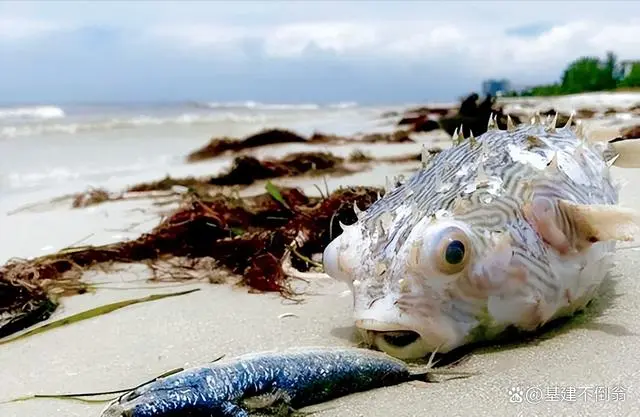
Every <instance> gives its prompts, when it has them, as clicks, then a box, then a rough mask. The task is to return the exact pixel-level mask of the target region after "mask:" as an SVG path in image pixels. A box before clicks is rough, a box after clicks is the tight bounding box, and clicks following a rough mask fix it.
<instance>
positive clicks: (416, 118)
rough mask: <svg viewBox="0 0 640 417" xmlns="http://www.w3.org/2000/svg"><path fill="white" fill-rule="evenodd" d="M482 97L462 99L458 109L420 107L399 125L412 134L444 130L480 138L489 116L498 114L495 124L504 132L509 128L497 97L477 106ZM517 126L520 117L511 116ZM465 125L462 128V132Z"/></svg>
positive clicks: (474, 96)
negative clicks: (407, 128)
mask: <svg viewBox="0 0 640 417" xmlns="http://www.w3.org/2000/svg"><path fill="white" fill-rule="evenodd" d="M479 98H480V96H479V95H478V94H476V93H472V94H470V95H468V96H467V97H465V98H464V99H462V100H461V102H460V105H459V106H458V108H457V109H456V108H446V107H420V108H417V109H409V110H407V112H405V114H404V116H403V117H402V119H401V120H400V121H399V122H398V126H402V125H408V126H409V131H411V132H428V131H431V130H436V129H443V130H444V131H446V132H447V134H449V135H451V136H456V137H457V135H458V133H459V134H461V135H464V137H468V136H470V134H471V132H473V133H474V134H476V135H481V134H483V133H484V132H486V131H487V127H488V125H487V119H488V118H489V116H490V115H492V114H493V115H495V122H496V123H497V126H498V127H500V128H501V129H505V128H506V125H507V116H508V115H507V114H506V113H504V112H503V109H502V107H500V106H497V105H496V103H495V98H494V97H492V96H490V95H488V96H486V98H485V99H484V100H483V101H482V102H480V103H479V104H478V100H479ZM511 118H512V119H513V121H514V122H515V123H519V122H520V118H519V117H518V116H516V115H515V114H511ZM461 126H462V129H461Z"/></svg>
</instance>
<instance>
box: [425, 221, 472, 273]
mask: <svg viewBox="0 0 640 417" xmlns="http://www.w3.org/2000/svg"><path fill="white" fill-rule="evenodd" d="M469 249H470V245H469V239H468V237H467V236H466V235H465V233H464V232H462V231H461V230H460V229H458V228H454V227H452V228H447V229H445V230H443V231H442V233H441V234H440V243H439V246H438V249H437V250H436V253H435V254H434V256H435V258H436V259H435V265H436V267H437V268H438V269H439V270H440V271H441V272H443V273H445V274H456V273H458V272H460V271H462V270H463V269H464V267H465V265H466V264H467V262H466V261H467V259H468V257H469V253H468V252H469Z"/></svg>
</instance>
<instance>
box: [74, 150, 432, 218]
mask: <svg viewBox="0 0 640 417" xmlns="http://www.w3.org/2000/svg"><path fill="white" fill-rule="evenodd" d="M372 140H374V139H372ZM439 151H440V149H430V150H429V152H430V153H437V152H439ZM374 160H377V161H380V162H387V163H407V162H413V161H418V160H420V154H409V155H400V156H392V157H384V158H378V159H374V158H372V157H371V156H369V155H367V154H365V153H364V152H362V151H360V150H355V151H354V152H352V153H351V155H349V157H348V158H346V159H345V158H342V157H339V156H336V155H333V154H331V153H327V152H298V153H292V154H289V155H287V156H284V157H282V158H274V159H264V160H258V159H256V158H254V157H252V156H239V157H236V158H234V160H233V163H232V166H231V168H230V169H229V171H227V172H226V173H223V174H221V175H218V176H214V177H202V178H197V177H192V176H191V177H184V178H174V177H171V176H166V177H165V178H163V179H161V180H158V181H151V182H144V183H140V184H136V185H133V186H131V187H129V188H127V189H126V190H125V191H124V192H120V193H110V192H109V191H107V190H104V189H90V190H89V191H87V192H84V193H79V194H76V195H74V196H73V203H72V206H73V207H74V208H80V207H88V206H91V205H95V204H100V203H103V202H105V201H118V200H128V199H131V198H144V197H145V196H147V197H153V196H159V197H165V196H168V195H171V190H173V189H174V188H175V187H176V186H177V187H183V188H186V189H188V190H191V191H192V192H196V193H198V194H201V195H205V194H209V193H210V192H212V191H215V190H216V189H217V188H218V187H221V186H249V185H251V184H254V183H255V182H257V181H261V180H268V179H273V178H281V177H295V176H305V175H306V176H318V175H348V174H353V173H355V172H358V171H359V170H362V169H364V168H366V166H364V167H363V166H362V165H357V164H365V163H368V162H371V161H374ZM349 164H354V166H350V165H349ZM153 193H155V194H153Z"/></svg>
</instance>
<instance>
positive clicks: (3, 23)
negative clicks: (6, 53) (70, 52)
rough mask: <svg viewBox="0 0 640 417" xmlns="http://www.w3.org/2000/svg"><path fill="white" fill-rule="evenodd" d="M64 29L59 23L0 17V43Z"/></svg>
mask: <svg viewBox="0 0 640 417" xmlns="http://www.w3.org/2000/svg"><path fill="white" fill-rule="evenodd" d="M65 28H66V26H65V25H63V24H61V23H58V22H53V21H49V20H44V19H32V18H23V17H13V18H11V17H0V41H3V40H4V41H18V40H25V39H29V38H37V37H39V36H44V35H46V34H48V33H51V32H54V31H58V30H63V29H65Z"/></svg>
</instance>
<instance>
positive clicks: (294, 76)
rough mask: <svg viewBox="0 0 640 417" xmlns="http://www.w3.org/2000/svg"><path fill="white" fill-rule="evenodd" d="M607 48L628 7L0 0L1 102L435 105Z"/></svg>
mask: <svg viewBox="0 0 640 417" xmlns="http://www.w3.org/2000/svg"><path fill="white" fill-rule="evenodd" d="M607 51H613V52H614V53H616V54H617V55H618V57H619V58H620V59H640V2H636V1H620V2H616V1H589V0H583V1H570V2H561V1H544V0H538V1H531V2H527V1H506V0H503V1H473V0H467V1H446V2H445V1H438V2H436V1H420V0H413V1H400V0H396V1H393V0H392V1H364V0H360V1H347V0H341V1H331V0H298V1H293V0H290V1H276V0H264V1H249V0H235V1H228V2H227V1H221V0H210V1H204V0H203V1H186V0H183V1H175V2H174V1H168V0H165V1H151V0H146V1H131V0H130V1H119V0H102V1H93V2H87V1H80V0H74V1H68V2H60V1H53V0H46V1H45V0H40V1H35V2H29V1H24V0H23V1H15V2H11V1H5V0H0V102H13V103H27V102H28V103H40V104H43V103H46V104H51V103H68V102H91V103H95V102H130V101H135V102H148V101H183V100H196V101H217V102H224V101H244V100H255V101H260V102H271V103H310V102H316V103H328V102H340V101H356V102H360V103H399V102H416V101H425V100H433V101H438V100H440V101H442V100H447V101H448V100H456V99H457V98H458V97H460V96H462V95H466V94H468V93H470V92H472V91H477V92H480V89H481V83H482V81H483V80H484V79H487V78H508V79H509V80H511V82H512V83H514V84H515V85H519V86H525V85H533V84H541V83H551V82H555V81H557V80H559V78H560V76H561V74H562V71H563V69H564V68H565V67H566V66H567V64H568V63H569V62H570V61H572V60H574V59H576V58H578V57H580V56H584V55H589V56H599V57H604V55H605V53H606V52H607Z"/></svg>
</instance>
